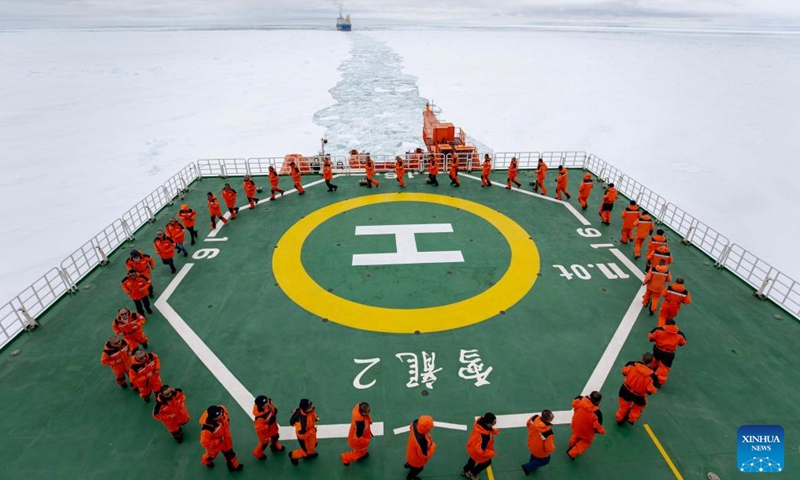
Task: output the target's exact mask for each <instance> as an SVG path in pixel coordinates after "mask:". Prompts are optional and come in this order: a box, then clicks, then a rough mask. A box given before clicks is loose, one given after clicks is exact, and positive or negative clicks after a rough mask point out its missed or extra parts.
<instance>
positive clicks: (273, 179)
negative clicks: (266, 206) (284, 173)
mask: <svg viewBox="0 0 800 480" xmlns="http://www.w3.org/2000/svg"><path fill="white" fill-rule="evenodd" d="M278 183H280V177H279V176H278V172H277V170H275V167H273V166H271V165H270V167H269V188H270V196H269V199H270V200H275V192H278V193H280V194H281V196H283V189H282V188H280V187H278Z"/></svg>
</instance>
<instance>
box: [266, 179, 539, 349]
mask: <svg viewBox="0 0 800 480" xmlns="http://www.w3.org/2000/svg"><path fill="white" fill-rule="evenodd" d="M389 202H427V203H436V204H439V205H445V206H449V207H453V208H460V209H461V210H465V211H468V212H470V213H472V214H474V215H477V216H478V217H481V218H482V219H484V220H485V221H487V222H488V223H489V224H491V225H492V226H494V227H495V228H496V229H497V230H498V231H499V232H500V233H501V234H502V235H503V237H505V239H506V241H507V242H508V245H509V247H510V249H511V261H510V263H509V267H508V270H506V272H505V274H503V277H502V278H501V279H500V280H499V281H498V282H497V283H496V284H495V285H494V286H492V287H490V288H489V289H487V290H485V291H483V292H481V293H479V294H478V295H475V296H474V297H471V298H468V299H466V300H462V301H460V302H456V303H451V304H449V305H440V306H436V307H428V308H406V309H402V308H383V307H375V306H371V305H364V304H360V303H357V302H353V301H351V300H347V299H344V298H342V297H339V296H337V295H334V294H332V293H331V292H328V291H327V290H325V289H324V288H322V287H321V286H320V285H319V284H318V283H317V282H315V281H314V279H313V278H311V276H310V275H309V274H308V272H306V270H305V268H303V263H302V260H301V254H302V250H303V243H304V242H305V240H306V238H307V237H308V235H309V234H310V233H311V232H313V231H314V229H316V228H317V227H319V226H320V225H321V224H322V223H323V222H325V221H327V220H329V219H330V218H332V217H334V216H335V215H338V214H340V213H342V212H346V211H349V210H353V209H356V208H359V207H364V206H367V205H376V204H380V203H389ZM272 270H273V272H274V274H275V278H276V280H277V281H278V285H280V287H281V288H282V289H283V291H284V293H286V295H287V296H288V297H289V298H290V299H292V301H294V302H295V303H296V304H298V305H300V306H301V307H303V308H304V309H306V310H307V311H309V312H311V313H313V314H314V315H317V316H320V317H324V318H328V319H329V320H331V321H333V322H336V323H339V324H342V325H346V326H349V327H352V328H357V329H360V330H370V331H374V332H386V333H414V331H415V330H419V331H420V332H439V331H444V330H451V329H454V328H459V327H465V326H467V325H472V324H474V323H478V322H482V321H484V320H486V319H488V318H491V317H494V316H495V315H497V314H498V313H500V311H501V310H506V309H508V308H509V307H511V306H512V305H514V304H515V303H517V302H518V301H519V300H521V299H522V298H523V297H524V296H525V295H526V294H527V293H528V291H529V290H530V289H531V287H533V284H534V282H535V281H536V276H537V274H538V273H539V250H538V249H537V248H536V244H535V243H534V242H533V240H531V238H530V235H529V234H528V232H526V231H525V229H523V228H522V227H520V226H519V225H518V224H517V223H516V222H515V221H513V220H511V219H510V218H509V217H507V216H505V215H503V214H502V213H500V212H498V211H496V210H493V209H491V208H489V207H486V206H483V205H481V204H479V203H476V202H471V201H469V200H464V199H460V198H454V197H447V196H444V195H432V194H428V193H402V194H400V193H390V194H382V195H370V196H365V197H357V198H353V199H349V200H344V201H341V202H337V203H334V204H331V205H328V206H327V207H323V208H321V209H319V210H316V211H314V212H312V213H310V214H309V215H306V217H305V218H302V219H300V220H299V221H298V222H297V223H295V224H294V225H292V227H290V228H289V230H287V231H286V233H284V234H283V236H282V237H281V239H280V241H279V242H278V248H277V249H276V250H275V251H274V253H273V256H272Z"/></svg>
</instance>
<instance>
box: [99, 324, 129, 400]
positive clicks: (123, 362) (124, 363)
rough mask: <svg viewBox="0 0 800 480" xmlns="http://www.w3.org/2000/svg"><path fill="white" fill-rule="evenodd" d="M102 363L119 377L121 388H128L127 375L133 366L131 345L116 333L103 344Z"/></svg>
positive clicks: (118, 382) (118, 383) (118, 381)
mask: <svg viewBox="0 0 800 480" xmlns="http://www.w3.org/2000/svg"><path fill="white" fill-rule="evenodd" d="M100 363H101V364H102V365H106V366H108V367H109V368H111V372H112V373H113V374H114V377H115V378H116V379H117V385H119V386H120V387H121V388H128V383H127V382H126V381H125V375H126V374H127V373H128V370H129V369H130V366H131V357H130V347H128V344H127V343H125V341H124V340H122V338H121V337H118V336H116V335H114V336H113V337H111V338H109V339H108V341H107V342H106V343H105V345H103V353H102V354H101V355H100Z"/></svg>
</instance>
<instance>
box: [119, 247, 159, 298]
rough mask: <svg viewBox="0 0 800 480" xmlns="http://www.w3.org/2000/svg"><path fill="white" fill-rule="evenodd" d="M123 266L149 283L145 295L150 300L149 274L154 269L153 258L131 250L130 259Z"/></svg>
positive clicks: (150, 275) (151, 294)
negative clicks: (142, 276) (143, 277)
mask: <svg viewBox="0 0 800 480" xmlns="http://www.w3.org/2000/svg"><path fill="white" fill-rule="evenodd" d="M125 266H126V267H127V268H128V270H136V273H138V274H141V275H144V276H145V277H146V278H147V280H148V281H149V282H150V286H149V287H148V289H147V294H148V296H149V297H150V298H153V296H154V294H153V277H152V273H151V272H152V270H153V269H154V268H156V261H155V260H153V257H151V256H150V255H147V254H146V253H142V251H141V250H137V249H135V248H134V249H133V250H131V253H130V257H129V258H128V259H127V260H126V261H125Z"/></svg>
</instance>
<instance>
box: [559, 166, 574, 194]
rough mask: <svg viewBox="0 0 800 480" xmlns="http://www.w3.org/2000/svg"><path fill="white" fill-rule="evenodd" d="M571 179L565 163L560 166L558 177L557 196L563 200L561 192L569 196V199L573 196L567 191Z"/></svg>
mask: <svg viewBox="0 0 800 480" xmlns="http://www.w3.org/2000/svg"><path fill="white" fill-rule="evenodd" d="M568 181H569V172H567V169H566V168H564V166H563V165H559V166H558V176H557V177H556V198H557V199H559V200H561V192H564V195H566V196H567V200H569V199H570V198H572V195H570V194H569V192H568V191H567V182H568Z"/></svg>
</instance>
